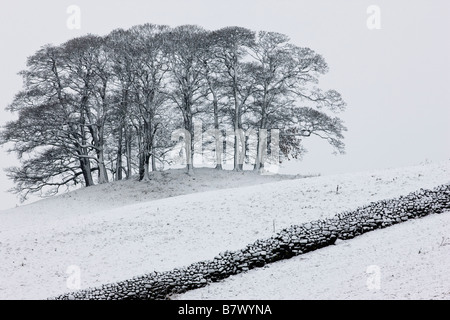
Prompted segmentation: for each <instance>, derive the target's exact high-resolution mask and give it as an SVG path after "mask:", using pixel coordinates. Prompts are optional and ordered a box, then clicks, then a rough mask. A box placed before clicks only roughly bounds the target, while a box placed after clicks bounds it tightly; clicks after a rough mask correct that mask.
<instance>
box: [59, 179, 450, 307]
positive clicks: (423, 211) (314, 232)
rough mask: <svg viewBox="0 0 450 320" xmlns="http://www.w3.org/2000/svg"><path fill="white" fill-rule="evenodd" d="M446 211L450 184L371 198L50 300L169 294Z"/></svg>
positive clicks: (134, 297) (161, 297)
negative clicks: (204, 255) (229, 247)
mask: <svg viewBox="0 0 450 320" xmlns="http://www.w3.org/2000/svg"><path fill="white" fill-rule="evenodd" d="M449 210H450V185H442V186H439V187H437V188H435V189H433V190H423V189H421V190H419V191H416V192H413V193H410V194H408V195H407V196H402V197H399V198H396V199H390V200H382V201H377V202H372V203H370V204H369V205H366V206H364V207H360V208H358V209H356V210H354V211H350V212H344V213H340V214H338V215H336V216H335V217H333V218H331V219H326V220H317V221H312V222H309V223H304V224H302V225H296V226H291V227H289V228H286V229H284V230H282V231H281V232H279V233H278V234H276V235H274V236H272V237H271V238H269V239H264V240H258V241H256V242H255V243H253V244H250V245H247V246H246V247H245V248H244V249H241V250H238V251H233V252H231V251H227V252H223V253H221V254H219V255H218V256H217V257H215V258H214V259H213V260H210V261H202V262H198V263H194V264H192V265H190V266H187V267H185V268H182V269H175V270H172V271H168V272H163V273H157V272H154V273H150V274H148V275H144V276H139V277H135V278H133V279H130V280H126V281H121V282H117V283H113V284H107V285H103V286H102V287H98V288H91V289H87V290H81V291H77V292H72V293H66V294H63V295H61V296H58V297H56V298H55V299H69V300H75V299H108V300H114V299H117V300H122V299H168V298H170V295H172V294H175V293H183V292H186V291H188V290H191V289H195V288H200V287H204V286H206V285H207V284H208V283H209V282H215V281H218V280H221V279H224V278H227V277H229V276H231V275H235V274H238V273H241V272H245V271H248V270H250V269H253V268H258V267H262V266H264V265H265V264H267V263H271V262H274V261H278V260H281V259H287V258H290V257H293V256H296V255H300V254H302V253H305V252H308V251H312V250H315V249H318V248H321V247H325V246H328V245H331V244H334V243H335V241H336V240H337V239H343V240H345V239H351V238H353V237H356V236H358V235H360V234H363V233H365V232H368V231H372V230H375V229H379V228H385V227H388V226H391V225H393V224H397V223H401V222H404V221H407V220H408V219H415V218H419V217H423V216H426V215H429V214H434V213H442V212H444V211H449Z"/></svg>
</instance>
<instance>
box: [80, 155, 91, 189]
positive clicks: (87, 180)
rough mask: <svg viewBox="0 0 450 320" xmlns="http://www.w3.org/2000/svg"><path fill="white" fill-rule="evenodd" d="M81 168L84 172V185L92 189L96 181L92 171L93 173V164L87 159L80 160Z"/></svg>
mask: <svg viewBox="0 0 450 320" xmlns="http://www.w3.org/2000/svg"><path fill="white" fill-rule="evenodd" d="M80 168H81V171H82V172H83V178H84V184H85V185H86V187H90V186H93V185H94V179H93V178H92V171H91V163H90V161H89V159H87V158H81V159H80Z"/></svg>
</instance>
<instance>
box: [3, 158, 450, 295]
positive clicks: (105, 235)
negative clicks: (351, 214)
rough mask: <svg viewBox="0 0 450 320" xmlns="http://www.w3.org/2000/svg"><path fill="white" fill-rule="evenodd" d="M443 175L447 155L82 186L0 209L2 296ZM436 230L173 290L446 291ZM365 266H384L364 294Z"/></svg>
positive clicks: (145, 266)
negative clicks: (375, 167)
mask: <svg viewBox="0 0 450 320" xmlns="http://www.w3.org/2000/svg"><path fill="white" fill-rule="evenodd" d="M449 182H450V161H445V162H440V163H429V164H422V165H418V166H413V167H405V168H399V169H389V170H383V171H376V172H364V173H352V174H339V175H330V176H321V177H310V178H300V177H294V176H258V175H256V174H254V173H252V172H244V173H234V172H229V171H227V172H216V171H214V170H210V169H199V170H197V171H196V174H195V175H194V176H187V175H185V174H184V173H182V171H180V170H175V171H169V172H164V173H157V174H156V176H155V177H154V180H153V181H150V182H146V183H138V182H136V181H121V182H118V183H111V184H108V185H103V186H96V187H92V188H88V189H84V190H78V191H75V192H72V193H70V194H65V195H63V196H59V197H55V198H52V199H47V200H43V201H40V202H36V203H33V204H31V205H28V206H23V207H19V208H15V209H11V210H7V211H4V212H1V213H0V261H2V263H1V265H0V299H43V298H47V297H50V296H55V295H58V294H61V293H64V292H67V291H72V290H69V289H68V288H67V285H66V281H67V277H68V274H66V271H67V268H68V267H69V266H72V265H75V266H78V267H79V268H80V270H81V288H87V287H92V286H99V285H101V284H104V283H109V282H114V281H120V280H124V279H128V278H132V277H133V276H136V275H141V274H145V273H149V272H152V271H155V270H156V271H165V270H170V269H173V268H175V267H181V266H185V265H188V264H190V263H193V262H196V261H199V260H205V259H212V258H213V257H214V256H216V255H217V254H218V253H219V252H221V251H225V250H235V249H239V248H242V247H244V246H245V245H246V244H248V243H252V242H254V241H255V240H257V239H259V238H267V237H270V236H271V235H272V234H273V233H274V232H277V231H279V230H280V229H282V228H284V227H287V226H289V225H292V224H299V223H303V222H307V221H310V220H316V219H321V218H325V217H330V216H333V215H334V214H336V213H339V212H342V211H344V210H351V209H354V208H356V207H357V206H361V205H365V204H368V203H369V202H371V201H377V200H381V199H387V198H392V197H396V196H399V195H402V194H407V193H409V192H412V191H415V190H417V189H420V188H433V187H435V186H437V185H439V184H444V183H449ZM338 185H339V192H338V193H336V187H337V186H338ZM442 238H445V239H446V238H450V214H447V213H444V214H442V215H439V216H431V217H427V218H424V219H421V220H414V221H408V222H406V223H403V224H401V225H398V226H394V227H391V228H387V229H383V230H379V231H374V232H371V233H369V234H366V235H363V236H361V237H358V238H356V239H353V240H349V241H345V242H341V243H338V244H337V245H336V246H332V247H328V248H324V249H321V250H318V251H315V252H311V253H308V254H306V255H302V256H300V257H297V258H294V259H290V260H288V261H282V262H279V263H276V264H273V265H271V266H269V267H268V268H265V269H262V270H254V271H251V272H249V273H248V274H243V275H239V276H236V277H233V278H230V279H228V280H225V281H224V282H221V283H217V284H213V285H211V286H208V287H206V288H203V289H201V290H196V291H192V292H189V293H186V294H185V295H181V296H178V297H177V298H193V299H203V298H205V299H206V298H216V299H222V298H224V299H225V298H243V299H247V298H249V299H252V298H255V299H257V298H262V299H297V298H339V297H342V298H344V297H350V298H356V299H358V298H362V299H365V298H402V297H404V298H408V297H415V295H416V296H417V297H424V298H449V294H448V292H449V291H450V281H449V276H448V267H449V266H450V261H449V256H450V255H449V253H450V245H446V242H445V241H444V242H443V244H442V243H441V242H442ZM449 242H450V240H449ZM419 251H420V253H418V252H419ZM368 265H379V266H380V270H381V289H380V290H378V291H374V292H367V287H366V286H365V282H364V281H365V280H364V279H366V278H367V274H366V273H365V272H366V267H367V266H368ZM445 270H447V275H445V274H444V273H445V272H444V271H445ZM425 271H426V275H425V274H424V273H425ZM361 281H362V284H361ZM258 283H259V285H258ZM291 284H294V285H291ZM411 286H412V287H411ZM418 288H420V290H419V289H418ZM416 289H417V290H416ZM364 290H365V291H364ZM417 292H419V293H417ZM408 293H410V294H411V296H408Z"/></svg>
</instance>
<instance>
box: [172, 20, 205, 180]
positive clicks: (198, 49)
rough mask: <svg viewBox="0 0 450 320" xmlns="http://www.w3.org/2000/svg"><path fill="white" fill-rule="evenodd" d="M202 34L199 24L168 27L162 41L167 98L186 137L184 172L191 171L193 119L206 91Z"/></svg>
mask: <svg viewBox="0 0 450 320" xmlns="http://www.w3.org/2000/svg"><path fill="white" fill-rule="evenodd" d="M206 34H207V33H206V31H205V30H204V29H202V28H200V27H197V26H192V25H186V26H181V27H178V28H175V29H174V30H172V31H171V32H170V35H169V37H168V39H167V42H166V43H167V48H168V51H169V56H170V58H169V66H170V74H171V79H172V81H171V91H170V98H171V100H172V101H173V102H174V103H175V104H176V106H177V107H178V110H180V111H181V114H182V117H183V124H184V130H186V133H187V134H186V136H189V139H186V140H189V141H186V143H185V149H186V162H187V165H186V168H187V170H188V172H192V169H193V160H194V158H193V157H194V154H193V150H194V140H195V136H194V123H193V119H194V117H195V116H196V115H198V114H200V113H202V112H204V110H203V108H202V106H201V104H200V102H201V101H202V100H204V99H205V97H206V95H207V94H208V87H207V82H206V81H205V78H204V73H203V72H204V69H203V68H204V64H203V63H204V58H203V57H204V55H205V52H206V51H205V49H204V46H205V37H206ZM185 138H186V137H185Z"/></svg>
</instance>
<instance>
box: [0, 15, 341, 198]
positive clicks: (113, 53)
mask: <svg viewBox="0 0 450 320" xmlns="http://www.w3.org/2000/svg"><path fill="white" fill-rule="evenodd" d="M328 69H329V68H328V65H327V63H326V62H325V59H324V58H323V57H322V56H321V55H320V54H318V53H316V52H315V51H313V50H311V49H310V48H305V47H299V46H297V45H295V44H292V43H291V42H290V39H289V37H288V36H287V35H284V34H280V33H277V32H267V31H260V32H255V31H252V30H249V29H246V28H242V27H226V28H223V29H220V30H214V31H209V30H205V29H203V28H201V27H199V26H195V25H185V26H179V27H176V28H171V27H168V26H160V25H154V24H145V25H139V26H135V27H132V28H130V29H128V30H122V29H117V30H114V31H112V32H111V33H110V34H108V35H106V36H102V37H101V36H96V35H91V34H89V35H86V36H82V37H78V38H74V39H72V40H70V41H67V42H66V43H63V44H61V45H57V46H56V45H45V46H43V47H42V48H41V49H39V50H38V51H37V52H36V53H35V54H34V55H32V56H31V57H29V58H28V60H27V66H26V69H25V70H23V71H21V72H20V73H19V74H20V76H21V77H22V78H23V88H22V90H21V91H20V92H18V93H17V94H16V96H15V98H14V100H13V101H12V103H11V104H10V105H9V106H8V107H7V109H8V110H9V111H11V112H13V113H15V114H16V115H17V119H16V120H14V121H11V122H8V123H7V124H6V125H5V126H4V127H3V128H2V131H1V134H0V143H1V144H8V146H10V149H9V151H10V152H14V153H16V154H17V156H18V158H19V159H20V166H17V167H13V168H9V169H7V173H8V176H9V177H10V178H11V179H13V180H14V182H15V183H16V187H15V191H16V192H17V193H21V194H22V195H23V196H24V197H26V195H27V194H29V193H30V192H31V193H39V194H41V195H49V194H55V193H57V192H58V191H59V190H60V188H61V187H66V188H70V187H72V186H75V185H83V186H86V187H88V186H92V185H94V184H97V183H100V184H101V183H107V182H109V181H111V180H121V179H124V178H126V179H130V178H131V177H133V175H135V174H137V175H138V176H139V179H140V180H148V179H150V178H151V176H150V172H151V171H155V170H160V169H162V168H163V167H164V165H170V164H172V163H173V161H174V159H173V157H170V154H173V153H174V152H175V153H176V152H182V153H183V154H184V157H185V162H186V167H187V169H188V171H190V172H191V171H192V169H193V159H194V152H193V151H194V149H195V148H198V147H199V146H198V145H196V144H198V143H199V141H200V143H201V144H202V145H201V146H200V147H203V146H206V145H208V148H210V149H211V150H212V151H213V152H215V157H213V160H212V161H213V162H214V164H215V165H216V168H217V169H222V164H223V162H224V161H230V160H232V162H233V166H234V170H237V171H239V170H243V164H244V162H249V161H250V160H249V159H250V158H252V157H253V159H254V161H253V163H252V164H253V165H254V169H255V170H261V169H263V168H264V163H265V155H266V152H265V149H266V147H267V144H268V142H270V141H271V140H273V141H274V139H275V134H274V133H272V134H271V133H270V132H275V130H276V132H277V135H279V148H277V149H273V150H271V152H272V153H274V152H277V153H278V152H279V156H281V158H280V159H281V160H280V161H283V160H285V159H290V158H298V157H299V156H301V154H302V153H303V152H304V151H305V150H304V147H303V145H302V139H304V138H307V137H310V136H317V137H320V138H322V139H324V140H325V141H327V142H328V143H329V144H330V145H331V146H333V148H334V149H335V150H336V151H337V152H340V153H344V150H345V145H344V142H343V139H344V136H343V134H344V132H345V131H346V128H345V126H344V124H343V121H342V120H341V119H340V118H339V117H338V113H340V112H342V111H343V110H344V109H345V105H346V104H345V102H344V100H343V98H342V97H341V95H340V94H339V93H338V92H337V91H335V90H322V89H321V88H319V87H318V83H319V78H320V76H322V75H324V74H325V73H327V72H328ZM196 120H201V121H202V124H203V127H202V128H201V129H202V130H203V131H204V132H207V133H209V134H210V137H208V139H206V140H202V139H199V132H198V131H196V129H195V124H194V123H195V121H196ZM178 129H179V130H181V131H180V132H182V133H183V134H182V135H181V136H180V137H179V139H178V138H177V139H174V137H173V135H172V133H173V132H174V131H176V130H178ZM251 133H254V135H253V138H252V137H251V136H252V134H251ZM226 135H228V136H230V135H231V136H232V139H233V141H232V142H230V141H231V140H228V142H227V143H226V142H225V141H224V136H226ZM252 139H253V140H254V141H253V142H255V141H256V146H257V147H256V149H255V150H251V148H250V146H251V144H252V143H253V142H251V140H252ZM182 140H184V143H182V145H183V150H179V149H177V148H179V146H180V143H181V142H182Z"/></svg>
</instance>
